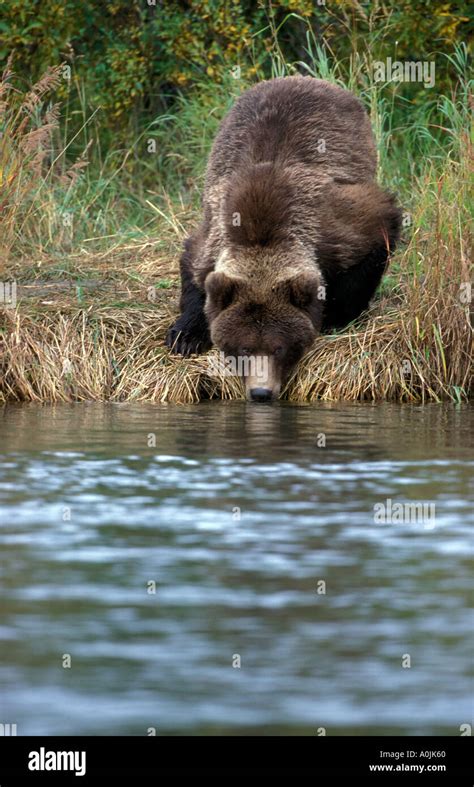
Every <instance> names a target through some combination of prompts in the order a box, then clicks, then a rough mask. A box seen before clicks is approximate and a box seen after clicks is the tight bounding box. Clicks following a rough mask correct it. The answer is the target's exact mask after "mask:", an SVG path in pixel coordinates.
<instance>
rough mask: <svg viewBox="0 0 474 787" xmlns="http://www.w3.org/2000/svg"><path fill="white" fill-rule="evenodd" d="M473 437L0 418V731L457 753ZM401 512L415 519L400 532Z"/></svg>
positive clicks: (245, 410)
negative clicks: (374, 743) (405, 743)
mask: <svg viewBox="0 0 474 787" xmlns="http://www.w3.org/2000/svg"><path fill="white" fill-rule="evenodd" d="M473 422H474V418H473V409H472V408H469V407H458V408H456V407H454V406H452V407H451V406H446V407H445V406H438V405H427V406H424V407H411V406H408V405H405V406H392V405H380V404H377V405H369V404H367V405H364V404H360V405H341V404H338V405H330V404H318V405H307V406H292V405H289V404H284V403H282V404H276V405H269V406H268V405H255V404H245V403H224V402H208V403H203V404H200V405H195V406H189V407H177V406H170V405H158V406H152V405H141V404H140V405H134V404H119V405H110V404H108V405H100V404H78V405H62V406H57V407H54V408H52V407H39V406H34V405H18V406H9V407H6V408H4V409H3V410H1V411H0V521H1V527H0V549H1V553H2V558H1V565H0V568H1V585H2V599H3V600H2V616H1V626H0V634H1V637H2V646H1V664H0V678H1V687H0V703H1V709H2V711H1V716H2V718H1V719H0V720H1V721H4V722H10V723H16V724H17V727H18V734H42V733H47V734H91V735H96V734H97V735H101V734H104V735H107V734H138V735H145V734H147V730H148V728H150V727H154V728H155V729H156V731H157V733H158V734H160V733H178V734H179V733H190V734H210V733H225V734H234V733H250V734H265V733H303V734H311V735H314V734H317V731H318V729H319V728H322V727H324V728H325V729H326V731H327V734H328V735H329V734H362V733H369V734H392V733H399V734H403V735H405V734H406V735H416V734H424V733H428V734H440V733H447V734H452V735H458V734H459V726H460V725H461V724H464V723H469V722H472V702H471V697H472V672H471V667H472V650H473V644H474V638H473V634H472V631H473V620H472V616H471V615H470V612H469V590H470V572H472V536H471V528H472V522H473V518H472V510H473V488H472V478H473V464H474V462H473V458H474V454H473V447H472V434H473V432H474V429H473V426H474V423H473ZM387 501H391V503H388V502H387ZM400 503H402V504H405V503H424V504H425V505H426V506H427V507H426V508H425V509H424V516H422V517H421V520H420V517H419V514H420V513H421V509H420V508H418V509H415V513H414V514H412V515H409V513H408V512H409V511H410V510H411V509H405V508H404V509H403V516H402V517H401V521H399V519H400V517H397V515H396V514H395V515H393V513H394V511H395V510H396V509H394V505H396V504H400ZM389 505H391V506H392V520H391V521H390V518H389V521H388V522H387V521H378V520H379V519H380V516H375V515H374V512H378V514H380V511H384V510H385V511H386V510H387V507H388V506H389ZM381 506H385V508H384V509H383V508H381ZM374 507H376V508H375V509H374ZM433 507H434V508H433ZM433 514H434V516H433ZM153 583H154V584H153ZM153 591H154V592H153ZM68 655H69V656H70V661H71V666H70V668H68V667H67V663H68V659H67V656H68ZM239 662H240V668H239V666H238V664H239ZM64 664H65V665H66V667H64V666H63V665H64ZM470 676H471V677H470Z"/></svg>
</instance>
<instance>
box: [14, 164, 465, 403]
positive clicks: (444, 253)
mask: <svg viewBox="0 0 474 787" xmlns="http://www.w3.org/2000/svg"><path fill="white" fill-rule="evenodd" d="M468 153H470V150H469V151H468V150H466V159H465V163H466V169H464V167H463V165H462V164H460V163H459V162H454V161H452V162H449V167H448V168H447V169H446V171H445V172H444V174H443V176H442V177H432V178H431V179H430V177H429V176H427V177H426V178H425V181H424V182H419V183H418V188H419V190H420V193H419V195H418V197H419V198H418V199H415V200H414V203H413V204H414V205H415V212H414V213H413V215H411V214H409V213H408V212H407V213H406V215H405V224H406V226H405V229H404V239H403V240H402V242H401V244H400V247H399V249H398V250H397V252H396V254H395V255H394V258H393V260H392V262H391V266H390V268H389V271H388V273H387V275H386V276H385V279H384V281H383V284H382V287H381V291H380V293H379V294H378V296H377V297H376V299H375V302H374V303H373V305H372V307H371V309H370V311H369V312H368V313H367V314H366V315H364V316H363V318H362V319H361V320H360V322H359V323H358V324H356V325H354V326H350V327H349V328H347V329H346V330H344V331H342V332H339V333H333V334H330V335H325V336H321V337H320V338H318V340H317V341H316V342H315V344H314V346H313V348H312V349H311V351H310V352H309V353H308V354H307V355H306V356H305V358H304V359H303V361H302V362H301V363H300V365H299V367H298V368H297V370H296V373H295V375H294V376H293V378H292V379H291V380H290V381H289V384H288V386H287V388H286V390H285V392H284V394H283V398H287V399H290V400H292V401H302V402H305V401H306V402H308V401H315V400H318V399H321V400H326V401H337V400H347V401H354V400H371V401H378V400H385V401H410V402H425V401H463V400H466V399H468V398H469V395H470V392H471V390H472V329H471V325H470V319H469V312H470V305H471V301H470V298H471V291H470V284H469V263H468V260H469V254H468V249H469V247H470V240H471V238H470V237H469V233H468V227H469V223H468V220H467V215H466V214H467V205H468V203H469V200H468V193H467V192H468V176H467V160H468V156H467V154H468ZM175 218H176V217H175ZM181 218H184V217H181ZM186 218H187V219H188V218H189V217H186ZM194 218H195V217H194ZM190 223H191V225H192V220H190ZM173 225H174V227H178V228H179V229H178V231H177V232H173V233H172V234H171V235H172V236H171V235H170V238H169V244H168V249H169V251H170V253H169V254H164V253H163V251H162V249H163V234H161V235H160V236H159V237H158V236H157V237H155V238H153V237H150V239H149V240H148V241H146V242H143V243H135V244H129V245H128V246H127V245H125V246H123V247H119V248H113V249H110V250H109V251H104V252H100V253H96V254H94V253H90V252H85V251H81V252H76V253H72V252H71V253H67V254H64V255H62V256H58V255H56V256H49V257H48V256H47V255H45V256H42V257H40V258H39V259H38V258H35V259H31V258H23V259H20V260H13V261H10V262H9V263H7V265H6V266H5V269H4V273H3V277H4V278H7V279H9V280H11V281H15V282H16V286H17V303H16V307H15V308H9V307H7V308H5V307H4V308H3V309H2V310H1V311H0V370H1V372H0V401H2V402H7V401H33V402H44V403H46V402H71V401H85V400H97V401H108V400H110V401H151V402H176V403H191V402H198V401H200V400H201V399H205V398H224V399H239V398H242V396H243V390H242V387H241V385H240V381H239V380H238V379H236V378H233V377H229V376H222V375H216V371H215V364H212V363H210V357H211V356H212V355H213V354H214V355H215V354H216V352H217V351H216V350H213V351H211V353H208V354H206V355H203V356H195V357H192V358H188V359H184V358H182V357H180V356H175V355H172V354H170V352H169V351H168V349H167V348H166V347H164V345H163V340H164V337H165V334H166V330H167V328H168V327H169V325H170V324H171V322H172V321H173V319H174V317H175V315H176V314H177V311H178V301H179V274H178V253H179V252H178V250H179V246H180V244H181V242H182V240H183V237H184V231H183V228H184V224H183V222H182V221H180V220H179V221H178V220H175V221H174V222H173ZM163 233H165V229H164V228H163Z"/></svg>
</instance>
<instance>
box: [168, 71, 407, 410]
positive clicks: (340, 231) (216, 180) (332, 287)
mask: <svg viewBox="0 0 474 787" xmlns="http://www.w3.org/2000/svg"><path fill="white" fill-rule="evenodd" d="M376 163H377V155H376V148H375V142H374V137H373V134H372V130H371V126H370V121H369V118H368V116H367V114H366V112H365V110H364V107H363V106H362V104H361V103H360V101H359V100H358V99H357V98H355V96H353V95H352V93H350V92H348V91H347V90H344V89H342V88H340V87H337V86H336V85H333V84H330V83H329V82H325V81H323V80H319V79H314V78H313V77H302V76H294V77H284V78H278V79H272V80H269V81H267V82H261V83H259V84H258V85H256V86H255V87H252V88H251V89H250V90H247V91H246V92H245V93H243V95H242V96H241V97H240V98H239V99H238V100H237V102H236V103H235V105H234V107H233V108H232V110H231V111H230V112H229V114H228V115H227V117H226V118H225V119H224V121H223V122H222V125H221V127H220V130H219V133H218V135H217V137H216V139H215V141H214V145H213V148H212V151H211V155H210V158H209V163H208V167H207V173H206V183H205V188H204V195H203V213H204V215H203V220H202V223H201V225H200V226H199V227H198V229H197V230H196V231H195V232H194V233H193V234H192V236H191V237H189V238H188V239H187V241H186V243H185V250H184V253H183V255H182V257H181V284H182V291H181V301H180V307H181V316H180V317H179V318H178V320H177V321H176V322H175V324H174V325H173V326H172V327H171V328H170V330H169V331H168V335H167V338H166V344H167V345H168V347H170V348H171V349H172V350H173V351H174V352H176V353H180V354H182V355H188V354H191V353H198V352H204V351H206V350H207V349H209V347H211V346H212V344H215V345H217V347H218V348H220V349H221V350H222V351H223V352H224V353H225V354H226V356H231V357H233V358H237V359H240V358H246V357H250V358H251V359H260V360H262V359H263V360H264V361H265V363H264V364H260V365H259V368H260V372H258V373H256V372H255V370H253V371H252V368H251V366H250V367H249V365H247V367H246V371H245V374H244V379H245V385H246V391H247V396H248V398H250V399H253V400H256V401H266V400H271V399H274V398H277V397H278V396H279V394H280V391H281V388H282V385H283V384H284V382H285V381H286V380H287V378H288V376H289V374H290V372H291V371H292V370H293V368H294V367H295V365H296V363H297V362H298V361H299V360H300V358H301V357H302V356H303V354H304V353H305V352H306V351H307V350H308V349H309V348H310V346H311V344H312V342H313V341H314V339H315V337H316V336H317V334H318V333H319V332H320V331H322V330H326V329H329V328H333V327H336V328H339V327H342V326H344V325H347V323H349V322H351V321H352V320H354V319H355V318H356V317H358V316H359V314H360V313H361V312H362V311H363V310H364V309H365V308H366V307H367V305H368V303H369V301H370V299H371V298H372V296H373V294H374V292H375V289H376V287H377V285H378V284H379V281H380V279H381V277H382V274H383V272H384V270H385V268H386V265H387V260H388V257H389V254H390V252H391V251H392V250H393V248H394V246H395V243H396V241H397V239H398V235H399V229H400V220H401V215H400V210H399V208H398V207H397V206H396V204H395V201H394V198H393V196H391V195H390V194H388V193H386V192H385V191H382V189H380V188H379V186H378V185H377V184H376V183H375V180H374V179H375V171H376Z"/></svg>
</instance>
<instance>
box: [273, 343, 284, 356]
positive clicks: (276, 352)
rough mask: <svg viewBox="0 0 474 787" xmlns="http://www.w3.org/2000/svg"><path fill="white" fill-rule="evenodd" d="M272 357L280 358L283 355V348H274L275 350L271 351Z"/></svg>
mask: <svg viewBox="0 0 474 787" xmlns="http://www.w3.org/2000/svg"><path fill="white" fill-rule="evenodd" d="M273 355H274V356H275V357H276V358H280V356H282V355H283V347H282V346H281V345H279V346H278V347H275V349H274V350H273Z"/></svg>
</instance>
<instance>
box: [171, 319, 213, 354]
mask: <svg viewBox="0 0 474 787" xmlns="http://www.w3.org/2000/svg"><path fill="white" fill-rule="evenodd" d="M165 344H166V346H167V347H169V348H170V350H171V352H172V353H174V354H175V355H184V356H185V357H187V356H189V355H199V354H200V353H204V352H206V351H207V350H209V349H210V348H211V346H212V343H211V341H210V339H209V336H208V335H207V332H206V333H205V332H203V331H202V329H201V331H200V332H196V331H190V330H189V329H188V330H186V329H185V328H180V326H179V325H178V323H175V324H174V325H172V326H171V328H170V329H169V331H168V333H167V334H166V339H165Z"/></svg>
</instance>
